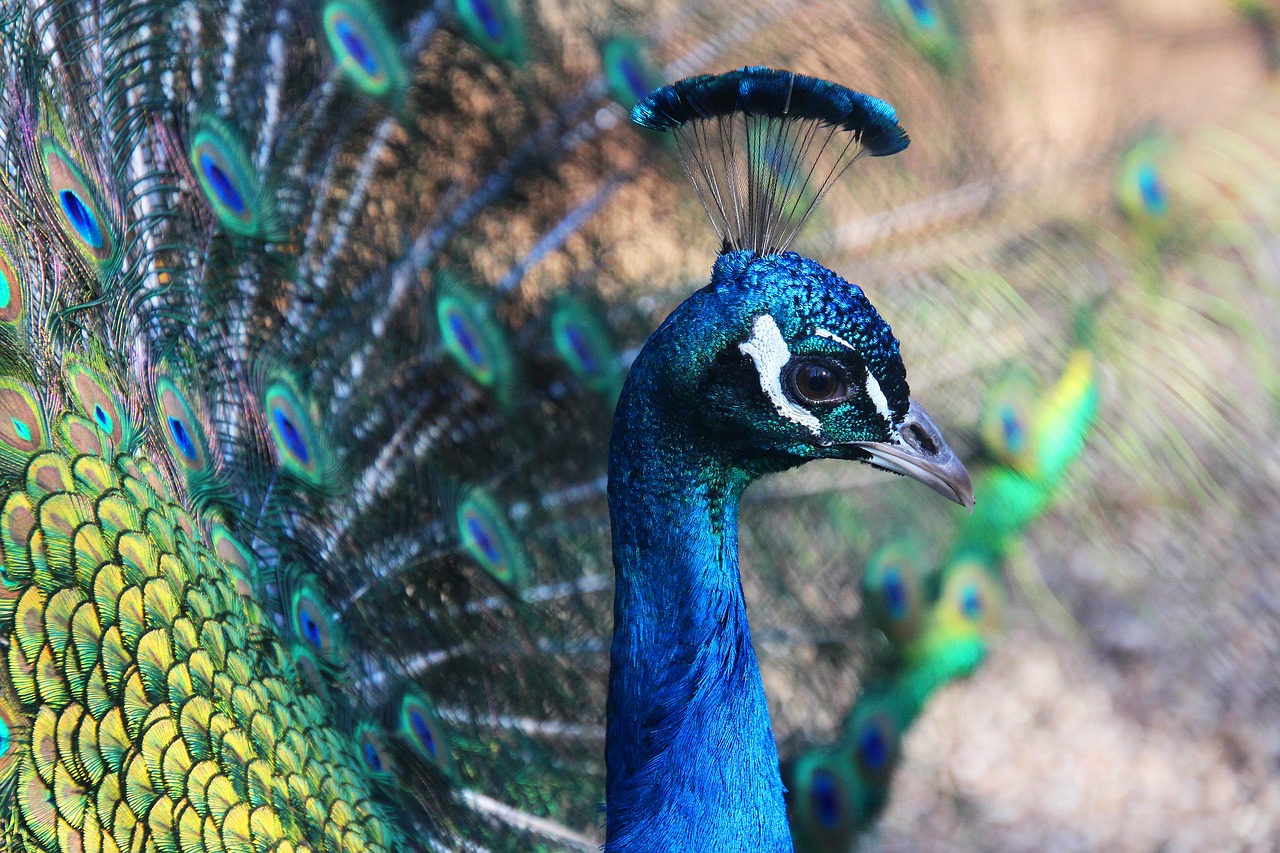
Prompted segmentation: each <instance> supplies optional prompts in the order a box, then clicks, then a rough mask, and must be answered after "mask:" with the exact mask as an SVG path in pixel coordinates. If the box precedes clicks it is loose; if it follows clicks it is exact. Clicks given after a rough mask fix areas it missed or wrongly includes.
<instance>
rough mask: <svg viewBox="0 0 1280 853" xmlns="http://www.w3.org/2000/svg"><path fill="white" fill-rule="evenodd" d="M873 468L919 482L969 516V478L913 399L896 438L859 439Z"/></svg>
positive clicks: (858, 443)
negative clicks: (953, 503) (957, 505)
mask: <svg viewBox="0 0 1280 853" xmlns="http://www.w3.org/2000/svg"><path fill="white" fill-rule="evenodd" d="M854 446H855V447H859V448H861V449H862V450H864V451H866V452H867V453H868V454H869V455H870V456H871V459H870V460H868V461H869V462H870V463H871V464H872V465H874V466H875V467H877V468H882V469H884V470H886V471H892V472H893V473H895V474H902V475H903V476H906V477H910V478H911V479H913V480H916V481H918V482H921V483H923V484H924V485H926V486H928V487H929V488H930V489H933V490H934V491H935V492H937V493H938V494H940V495H942V496H943V497H944V498H947V499H948V500H951V501H954V502H955V503H958V504H960V506H962V507H965V508H966V509H968V510H969V514H970V515H973V508H974V503H975V502H974V497H973V481H972V480H971V479H970V478H969V472H968V471H967V470H966V469H965V467H964V463H962V462H961V461H960V458H959V457H958V456H956V454H955V453H954V452H953V451H952V450H951V448H950V447H949V446H948V445H947V442H946V440H945V439H943V437H942V431H941V430H939V429H938V427H937V425H936V424H935V423H934V422H933V419H932V418H931V417H929V413H928V412H926V411H925V410H924V407H923V406H921V405H920V404H919V403H917V402H916V401H915V400H912V401H911V406H910V408H909V409H908V410H907V416H906V418H904V419H903V421H902V425H901V426H900V427H899V429H898V438H897V441H892V442H881V441H859V442H855V443H854Z"/></svg>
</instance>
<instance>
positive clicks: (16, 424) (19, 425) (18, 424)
mask: <svg viewBox="0 0 1280 853" xmlns="http://www.w3.org/2000/svg"><path fill="white" fill-rule="evenodd" d="M9 423H11V424H13V431H14V432H16V433H17V434H18V438H20V439H22V440H23V441H30V440H31V427H29V426H27V423H26V421H20V420H18V419H17V418H9Z"/></svg>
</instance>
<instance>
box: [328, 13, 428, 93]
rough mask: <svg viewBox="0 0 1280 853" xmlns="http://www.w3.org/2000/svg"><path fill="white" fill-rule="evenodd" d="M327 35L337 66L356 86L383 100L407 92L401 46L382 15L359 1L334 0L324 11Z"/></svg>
mask: <svg viewBox="0 0 1280 853" xmlns="http://www.w3.org/2000/svg"><path fill="white" fill-rule="evenodd" d="M323 25H324V34H325V38H326V39H327V41H328V43H329V50H330V52H331V53H332V54H333V58H334V61H335V62H337V63H338V69H339V71H340V72H341V73H342V74H343V76H344V77H346V79H347V80H348V81H350V82H351V83H352V84H353V85H354V86H355V87H356V88H357V89H359V90H360V91H361V92H364V93H365V94H366V95H369V96H371V97H374V98H378V99H380V100H383V101H389V102H396V101H398V100H399V99H400V98H401V97H403V95H404V89H405V86H406V85H407V79H408V75H407V73H406V72H405V68H404V64H403V63H402V62H401V60H400V48H399V45H397V44H396V41H395V39H393V38H392V37H391V33H390V32H388V31H387V26H386V24H385V23H383V21H382V18H381V17H380V16H379V15H378V14H377V13H375V12H374V11H373V9H372V8H370V6H369V5H368V4H366V3H363V2H360V0H331V2H329V3H326V4H325V6H324V12H323Z"/></svg>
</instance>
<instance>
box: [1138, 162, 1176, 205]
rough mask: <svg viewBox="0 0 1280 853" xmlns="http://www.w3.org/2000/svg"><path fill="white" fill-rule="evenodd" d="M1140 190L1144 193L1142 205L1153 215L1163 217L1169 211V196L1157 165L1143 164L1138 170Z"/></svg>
mask: <svg viewBox="0 0 1280 853" xmlns="http://www.w3.org/2000/svg"><path fill="white" fill-rule="evenodd" d="M1138 190H1139V191H1140V192H1141V193H1142V203H1143V204H1144V205H1146V207H1147V209H1148V210H1150V211H1151V212H1152V213H1154V214H1156V215H1157V216H1161V215H1163V214H1164V213H1165V212H1166V211H1168V209H1169V195H1168V193H1167V192H1166V191H1165V187H1164V181H1162V180H1160V172H1159V171H1158V170H1157V169H1156V167H1155V164H1153V163H1143V164H1142V166H1141V167H1140V168H1139V169H1138Z"/></svg>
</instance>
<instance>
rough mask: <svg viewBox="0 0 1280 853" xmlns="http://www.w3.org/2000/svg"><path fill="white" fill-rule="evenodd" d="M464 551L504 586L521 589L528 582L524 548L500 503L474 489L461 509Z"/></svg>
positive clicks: (459, 524)
mask: <svg viewBox="0 0 1280 853" xmlns="http://www.w3.org/2000/svg"><path fill="white" fill-rule="evenodd" d="M457 524H458V536H459V539H460V541H461V544H462V549H463V550H464V551H465V552H466V553H467V554H468V555H470V556H471V558H472V559H473V560H475V561H476V562H477V563H478V564H479V565H480V567H481V568H483V569H484V570H485V571H486V572H488V573H489V574H491V575H493V577H495V578H497V579H498V580H499V581H501V582H502V583H504V584H506V585H507V586H510V587H513V588H515V589H522V588H523V587H524V585H525V583H526V582H527V580H528V572H529V569H528V564H527V563H526V561H525V553H524V548H523V547H521V545H520V541H519V540H518V539H517V538H516V534H515V531H514V530H513V529H512V528H511V523H510V522H509V521H508V520H507V517H506V514H505V513H504V512H503V511H502V508H501V507H500V506H499V504H498V502H497V501H496V500H494V499H493V497H492V496H490V495H489V494H488V493H487V492H485V491H484V490H482V489H479V488H475V489H472V490H471V491H470V492H468V494H467V496H466V497H465V498H464V499H463V500H462V502H461V503H460V504H459V505H458V511H457Z"/></svg>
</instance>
